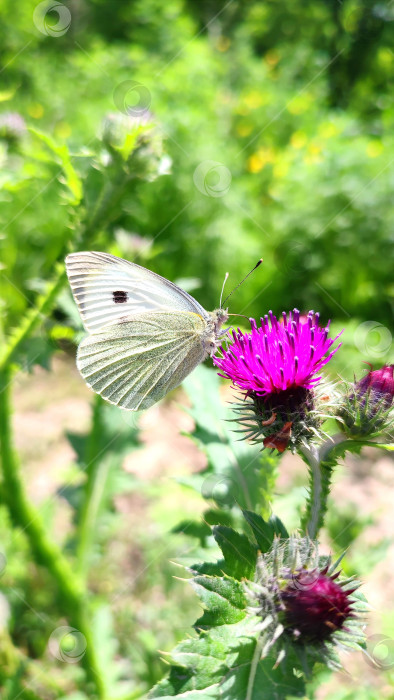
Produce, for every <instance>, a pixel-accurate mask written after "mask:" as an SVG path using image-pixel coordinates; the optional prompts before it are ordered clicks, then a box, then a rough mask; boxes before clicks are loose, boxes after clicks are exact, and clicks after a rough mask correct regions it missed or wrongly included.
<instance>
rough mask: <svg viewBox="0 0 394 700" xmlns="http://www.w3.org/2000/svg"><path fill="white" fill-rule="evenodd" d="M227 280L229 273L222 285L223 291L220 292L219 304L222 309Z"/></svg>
mask: <svg viewBox="0 0 394 700" xmlns="http://www.w3.org/2000/svg"><path fill="white" fill-rule="evenodd" d="M227 280H228V272H226V274H225V275H224V280H223V284H222V291H221V292H220V302H219V308H220V309H221V308H222V298H223V292H224V285H225V284H226V282H227Z"/></svg>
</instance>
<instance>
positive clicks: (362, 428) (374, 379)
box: [339, 365, 394, 439]
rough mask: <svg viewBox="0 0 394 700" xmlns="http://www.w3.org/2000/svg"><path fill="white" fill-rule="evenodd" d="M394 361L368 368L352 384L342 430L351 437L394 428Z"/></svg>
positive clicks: (345, 407)
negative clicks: (393, 363)
mask: <svg viewBox="0 0 394 700" xmlns="http://www.w3.org/2000/svg"><path fill="white" fill-rule="evenodd" d="M393 375H394V365H385V366H384V367H382V368H381V369H377V370H372V369H371V371H370V372H368V374H366V375H365V377H363V378H362V379H360V380H359V381H355V383H354V384H353V385H352V386H350V387H349V388H348V391H347V393H346V395H345V400H344V405H343V407H342V409H341V411H340V413H339V415H340V419H341V428H342V430H343V431H344V432H345V433H346V434H347V435H348V436H349V437H351V438H359V439H360V438H365V437H368V438H371V437H376V436H377V435H380V434H382V433H387V431H388V430H389V429H390V427H391V425H392V422H393V416H392V404H393V397H394V376H393Z"/></svg>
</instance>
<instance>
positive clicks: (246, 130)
mask: <svg viewBox="0 0 394 700" xmlns="http://www.w3.org/2000/svg"><path fill="white" fill-rule="evenodd" d="M252 130H253V124H251V123H250V122H240V123H239V124H237V134H238V135H239V136H242V137H244V136H249V134H251V133H252Z"/></svg>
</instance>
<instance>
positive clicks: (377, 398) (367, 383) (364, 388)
mask: <svg viewBox="0 0 394 700" xmlns="http://www.w3.org/2000/svg"><path fill="white" fill-rule="evenodd" d="M371 367H372V365H371ZM354 388H355V391H356V393H357V395H358V397H359V398H362V397H364V398H365V400H367V399H368V398H369V399H370V401H371V403H373V404H381V405H382V407H383V408H390V406H391V405H392V403H393V398H394V365H385V366H384V367H382V368H381V369H375V370H371V372H368V374H366V375H365V377H363V378H362V379H360V380H359V381H358V382H357V383H356V385H355V387H354Z"/></svg>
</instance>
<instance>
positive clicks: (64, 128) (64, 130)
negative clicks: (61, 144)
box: [54, 122, 71, 139]
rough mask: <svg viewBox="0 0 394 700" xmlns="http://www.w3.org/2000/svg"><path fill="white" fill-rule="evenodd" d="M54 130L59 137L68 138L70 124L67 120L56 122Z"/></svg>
mask: <svg viewBox="0 0 394 700" xmlns="http://www.w3.org/2000/svg"><path fill="white" fill-rule="evenodd" d="M54 131H55V136H58V138H59V139H68V138H69V137H70V136H71V126H70V125H69V124H67V122H58V123H57V124H56V126H55V129H54Z"/></svg>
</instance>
